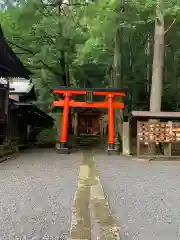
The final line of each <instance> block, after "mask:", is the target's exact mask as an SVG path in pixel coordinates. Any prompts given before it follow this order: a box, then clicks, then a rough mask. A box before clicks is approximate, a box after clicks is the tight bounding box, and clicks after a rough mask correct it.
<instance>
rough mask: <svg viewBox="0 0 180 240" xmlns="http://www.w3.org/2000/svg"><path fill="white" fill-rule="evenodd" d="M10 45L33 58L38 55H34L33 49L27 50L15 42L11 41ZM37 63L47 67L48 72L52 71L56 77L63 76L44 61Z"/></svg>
mask: <svg viewBox="0 0 180 240" xmlns="http://www.w3.org/2000/svg"><path fill="white" fill-rule="evenodd" d="M8 43H10V44H11V45H14V46H16V47H17V48H19V49H21V50H23V51H25V52H26V53H29V54H31V55H32V56H35V55H36V53H34V52H33V50H31V49H27V48H25V47H23V46H20V45H18V44H16V43H14V42H11V41H8ZM37 62H39V63H41V64H42V65H43V66H44V67H46V68H47V69H48V70H50V71H51V72H52V73H54V74H55V75H57V76H61V74H60V73H59V72H57V71H56V70H54V68H53V67H51V66H49V65H48V64H47V63H45V62H44V61H42V60H38V61H37Z"/></svg>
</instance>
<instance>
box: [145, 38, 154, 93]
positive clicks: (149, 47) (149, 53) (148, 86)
mask: <svg viewBox="0 0 180 240" xmlns="http://www.w3.org/2000/svg"><path fill="white" fill-rule="evenodd" d="M152 45H153V41H152V36H150V37H149V38H148V40H147V51H146V55H147V84H146V92H147V95H148V96H150V92H151V78H152Z"/></svg>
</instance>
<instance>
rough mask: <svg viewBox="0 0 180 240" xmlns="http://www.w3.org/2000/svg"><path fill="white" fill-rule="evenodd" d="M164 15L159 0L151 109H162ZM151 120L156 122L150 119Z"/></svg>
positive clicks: (150, 150)
mask: <svg viewBox="0 0 180 240" xmlns="http://www.w3.org/2000/svg"><path fill="white" fill-rule="evenodd" d="M164 33H165V31H164V15H163V0H157V6H156V21H155V31H154V54H153V66H152V84H151V96H150V111H151V112H160V111H161V98H162V87H163V67H164ZM150 122H154V121H152V120H150ZM149 153H151V154H155V153H156V145H155V144H149Z"/></svg>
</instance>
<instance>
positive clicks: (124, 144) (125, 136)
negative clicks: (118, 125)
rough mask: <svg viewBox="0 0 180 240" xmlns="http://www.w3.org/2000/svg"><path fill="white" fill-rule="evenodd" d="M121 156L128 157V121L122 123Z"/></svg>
mask: <svg viewBox="0 0 180 240" xmlns="http://www.w3.org/2000/svg"><path fill="white" fill-rule="evenodd" d="M122 154H123V155H130V131H129V121H128V122H123V129H122Z"/></svg>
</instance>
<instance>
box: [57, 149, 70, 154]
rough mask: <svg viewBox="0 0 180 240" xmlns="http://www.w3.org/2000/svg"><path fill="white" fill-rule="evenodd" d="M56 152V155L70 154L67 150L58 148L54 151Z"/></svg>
mask: <svg viewBox="0 0 180 240" xmlns="http://www.w3.org/2000/svg"><path fill="white" fill-rule="evenodd" d="M56 152H57V153H58V154H70V150H69V148H58V149H56Z"/></svg>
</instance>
